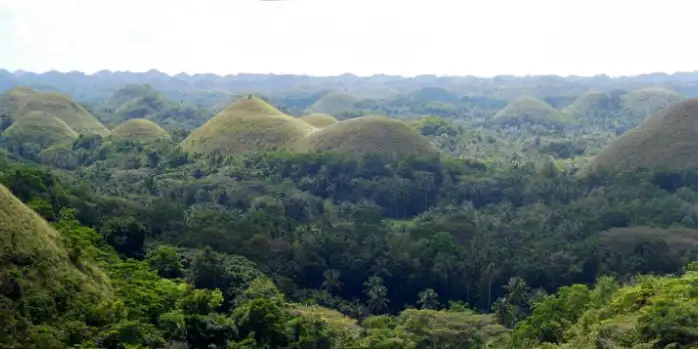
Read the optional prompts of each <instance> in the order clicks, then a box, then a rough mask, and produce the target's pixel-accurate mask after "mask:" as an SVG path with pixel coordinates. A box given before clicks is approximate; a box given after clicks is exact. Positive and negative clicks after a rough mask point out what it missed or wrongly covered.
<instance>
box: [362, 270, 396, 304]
mask: <svg viewBox="0 0 698 349" xmlns="http://www.w3.org/2000/svg"><path fill="white" fill-rule="evenodd" d="M364 286H365V287H366V288H365V293H366V296H368V302H367V303H368V309H369V310H370V311H371V312H372V313H377V312H379V311H381V310H384V309H386V308H387V307H388V303H390V300H389V299H388V298H387V295H388V288H387V287H385V286H383V278H381V277H380V276H375V275H374V276H371V277H370V278H368V281H366V282H364Z"/></svg>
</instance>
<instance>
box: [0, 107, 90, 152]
mask: <svg viewBox="0 0 698 349" xmlns="http://www.w3.org/2000/svg"><path fill="white" fill-rule="evenodd" d="M2 136H3V138H5V139H6V140H12V141H14V142H21V143H26V144H34V145H37V146H39V147H40V148H45V147H48V146H51V145H54V144H60V143H70V142H72V141H73V140H75V139H76V138H78V134H77V132H75V131H74V130H73V129H72V128H70V126H68V124H66V123H65V122H63V120H61V119H59V118H57V117H55V116H53V115H52V114H49V113H46V112H43V111H32V112H29V113H26V114H24V115H22V116H21V117H19V119H17V121H15V122H14V123H13V124H12V126H10V127H9V128H7V129H6V130H5V131H4V132H3V133H2Z"/></svg>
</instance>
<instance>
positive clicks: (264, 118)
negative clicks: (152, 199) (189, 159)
mask: <svg viewBox="0 0 698 349" xmlns="http://www.w3.org/2000/svg"><path fill="white" fill-rule="evenodd" d="M313 130H314V128H313V127H312V126H310V125H308V124H307V123H305V122H303V121H301V120H299V119H296V118H294V117H291V116H288V115H285V114H283V113H281V112H280V111H279V110H277V109H276V108H274V107H272V106H271V105H269V104H268V103H267V102H265V101H263V100H262V99H259V98H257V97H253V96H249V97H243V98H241V99H239V100H237V101H236V102H234V103H233V104H231V105H230V106H229V107H228V108H226V109H225V110H223V111H222V112H220V113H218V114H217V115H216V116H214V117H213V118H212V119H211V120H209V121H208V122H206V123H205V124H204V125H203V126H201V127H200V128H198V129H196V130H195V131H194V132H192V133H191V134H190V135H189V137H187V138H186V139H185V140H184V142H182V149H184V150H185V151H187V152H190V153H200V154H210V153H212V152H214V151H220V152H221V153H222V154H227V155H231V154H243V153H250V152H260V151H267V150H279V149H287V148H289V147H290V146H291V145H293V144H294V143H295V142H296V141H297V140H299V139H301V138H302V137H303V136H305V135H306V134H308V133H309V132H311V131H313Z"/></svg>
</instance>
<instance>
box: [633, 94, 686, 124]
mask: <svg viewBox="0 0 698 349" xmlns="http://www.w3.org/2000/svg"><path fill="white" fill-rule="evenodd" d="M685 98H686V97H685V96H683V95H680V94H678V93H676V92H674V91H671V90H667V89H664V88H646V89H641V90H636V91H632V92H629V93H628V94H626V95H624V96H622V98H621V102H622V110H621V116H622V117H623V118H628V119H630V120H633V121H635V124H636V125H637V124H640V123H641V122H642V121H644V120H645V119H647V118H648V117H650V116H652V115H654V114H656V113H658V112H659V111H661V110H663V109H664V108H666V107H668V106H669V105H671V104H674V103H677V102H679V101H681V100H683V99H685Z"/></svg>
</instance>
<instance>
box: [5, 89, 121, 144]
mask: <svg viewBox="0 0 698 349" xmlns="http://www.w3.org/2000/svg"><path fill="white" fill-rule="evenodd" d="M4 101H9V102H8V103H7V104H6V105H7V107H3V109H4V110H5V112H7V114H8V115H9V116H10V117H11V118H12V119H14V120H18V119H19V118H20V117H21V116H22V115H24V114H27V113H30V112H34V111H39V112H45V113H49V114H51V115H53V116H55V117H57V118H59V119H61V120H63V121H64V122H65V123H66V124H68V126H70V128H72V129H73V130H74V131H75V132H77V133H78V134H85V135H100V136H106V135H107V134H109V130H108V129H107V128H106V127H104V125H102V123H101V122H99V120H97V118H95V117H94V115H92V114H90V113H89V112H88V111H87V110H85V108H83V107H82V106H80V105H79V104H77V103H76V102H75V101H73V100H72V99H70V98H69V97H68V96H66V95H63V94H61V93H57V92H35V91H31V90H29V89H26V88H14V89H12V90H9V91H7V92H5V94H3V96H2V97H0V104H2V103H3V102H4Z"/></svg>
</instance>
